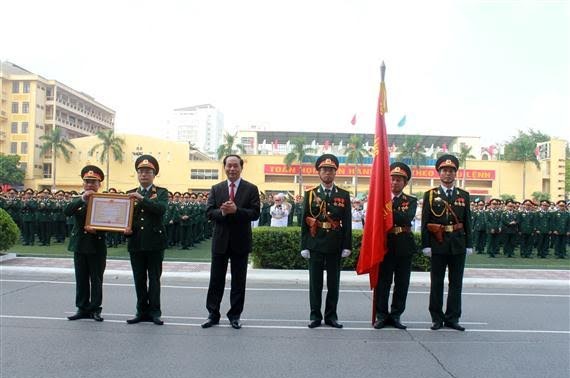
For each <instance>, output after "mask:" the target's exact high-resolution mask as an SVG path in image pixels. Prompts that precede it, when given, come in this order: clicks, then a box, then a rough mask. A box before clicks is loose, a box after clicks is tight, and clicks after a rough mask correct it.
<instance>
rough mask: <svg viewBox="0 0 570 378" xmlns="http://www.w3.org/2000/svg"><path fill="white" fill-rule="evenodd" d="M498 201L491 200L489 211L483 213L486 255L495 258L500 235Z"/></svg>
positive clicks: (500, 213) (500, 216)
mask: <svg viewBox="0 0 570 378" xmlns="http://www.w3.org/2000/svg"><path fill="white" fill-rule="evenodd" d="M500 202H501V201H500V200H498V199H495V198H493V199H492V200H491V201H490V203H489V205H490V206H489V209H488V210H487V212H486V213H485V224H486V226H487V239H488V242H487V254H488V255H489V257H495V255H497V254H498V253H499V237H500V234H501V227H502V226H503V225H502V223H501V219H502V212H501V210H500V209H499V204H500Z"/></svg>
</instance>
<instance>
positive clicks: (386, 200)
mask: <svg viewBox="0 0 570 378" xmlns="http://www.w3.org/2000/svg"><path fill="white" fill-rule="evenodd" d="M385 72H386V65H385V64H384V62H382V66H381V67H380V73H381V82H380V95H379V96H378V110H377V112H376V131H375V137H374V151H373V157H374V160H373V162H372V174H371V176H370V191H369V193H368V205H367V207H366V209H367V211H366V219H365V222H364V232H363V234H362V246H361V247H360V256H359V257H358V265H357V266H356V273H358V274H366V273H368V274H369V275H370V288H371V289H376V284H377V283H378V274H379V265H380V263H381V262H382V260H383V259H384V256H385V255H386V252H387V233H388V230H390V229H391V228H392V226H393V220H392V193H391V190H390V154H389V152H388V138H387V136H386V122H385V120H384V114H385V113H386V112H387V111H388V108H387V102H386V86H385V84H384V74H385ZM374 294H376V293H374ZM375 297H376V295H374V298H375ZM372 311H373V318H372V321H374V320H375V319H374V317H375V306H373V309H372Z"/></svg>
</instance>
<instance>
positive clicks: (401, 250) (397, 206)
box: [388, 193, 418, 256]
mask: <svg viewBox="0 0 570 378" xmlns="http://www.w3.org/2000/svg"><path fill="white" fill-rule="evenodd" d="M417 208H418V200H417V198H416V197H413V196H410V195H408V194H404V193H402V194H401V195H400V196H398V197H394V199H393V200H392V217H393V219H394V227H411V226H412V221H413V220H414V217H415V216H416V210H417ZM416 252H417V246H416V242H415V241H414V234H413V233H412V232H401V233H399V234H393V233H389V234H388V253H395V254H396V256H410V255H413V254H414V253H416Z"/></svg>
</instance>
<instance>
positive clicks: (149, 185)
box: [125, 155, 168, 325]
mask: <svg viewBox="0 0 570 378" xmlns="http://www.w3.org/2000/svg"><path fill="white" fill-rule="evenodd" d="M135 169H136V171H137V177H138V181H139V187H138V188H135V189H131V190H129V191H127V195H128V196H129V197H130V198H132V199H134V200H135V206H134V212H133V224H132V229H128V230H126V231H125V235H127V236H128V247H127V249H128V251H129V256H130V260H131V267H132V269H133V278H134V281H135V289H136V293H137V313H136V316H135V317H134V318H132V319H129V320H127V323H128V324H134V323H139V322H143V321H151V322H153V323H154V324H156V325H162V324H164V322H163V321H162V319H161V318H160V317H161V315H162V311H161V307H160V276H161V275H162V260H163V259H164V250H165V249H166V247H167V246H168V240H167V235H166V228H165V226H164V223H163V219H164V213H165V212H166V208H167V207H168V190H167V189H165V188H161V187H158V186H156V185H154V178H155V177H156V175H157V174H158V172H159V166H158V161H157V160H156V159H155V158H154V157H153V156H151V155H141V156H139V157H138V159H137V160H136V161H135Z"/></svg>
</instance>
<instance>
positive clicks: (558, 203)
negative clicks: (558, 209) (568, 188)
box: [556, 200, 566, 205]
mask: <svg viewBox="0 0 570 378" xmlns="http://www.w3.org/2000/svg"><path fill="white" fill-rule="evenodd" d="M561 203H563V204H564V205H566V201H564V200H558V201H556V204H557V205H560V204H561Z"/></svg>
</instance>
